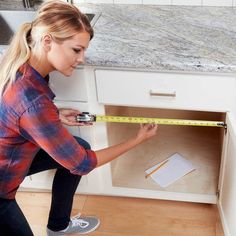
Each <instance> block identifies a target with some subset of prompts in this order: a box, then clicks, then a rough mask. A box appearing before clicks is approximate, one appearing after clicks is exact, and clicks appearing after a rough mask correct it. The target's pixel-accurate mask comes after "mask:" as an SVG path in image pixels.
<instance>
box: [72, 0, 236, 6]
mask: <svg viewBox="0 0 236 236" xmlns="http://www.w3.org/2000/svg"><path fill="white" fill-rule="evenodd" d="M73 2H74V3H110V4H153V5H190V6H236V0H74V1H73Z"/></svg>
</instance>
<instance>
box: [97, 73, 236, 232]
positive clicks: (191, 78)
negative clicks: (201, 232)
mask: <svg viewBox="0 0 236 236" xmlns="http://www.w3.org/2000/svg"><path fill="white" fill-rule="evenodd" d="M95 81H96V88H97V101H98V104H99V105H100V106H103V108H104V109H103V110H102V111H101V112H103V114H108V115H124V116H125V115H127V116H144V117H163V118H180V119H199V120H225V122H226V124H227V129H226V130H224V129H221V128H220V129H218V128H210V127H173V126H168V127H167V126H166V127H164V126H163V127H162V126H160V127H159V131H158V134H157V138H156V139H155V138H154V139H153V140H150V141H148V143H146V144H143V145H142V146H140V147H137V148H136V149H134V150H132V151H130V152H128V153H126V154H125V155H123V156H122V157H120V158H119V159H117V160H114V161H113V162H111V163H109V164H107V165H105V166H104V167H103V169H102V175H103V182H104V186H105V187H104V189H103V193H104V194H111V195H122V196H133V197H145V198H158V199H167V200H180V201H192V202H203V203H213V204H217V205H218V207H219V210H220V214H221V219H222V223H223V227H224V231H225V235H235V233H236V227H235V224H234V222H233V221H234V219H235V216H236V215H235V212H236V211H235V210H236V209H235V208H236V204H235V201H234V199H235V195H236V187H235V184H234V181H233V180H234V178H235V171H234V168H235V155H236V146H235V145H236V135H235V134H236V132H235V130H236V129H235V128H236V127H235V124H236V123H235V117H236V113H235V104H234V101H235V93H234V88H235V81H236V79H235V78H234V76H233V75H231V74H220V73H219V74H213V73H199V74H197V73H170V72H167V73H162V72H144V71H128V70H127V71H125V70H123V71H121V70H109V69H107V70H106V69H97V70H95ZM98 107H99V106H98ZM97 125H99V126H102V128H103V129H106V132H105V131H104V133H103V134H104V137H105V139H106V142H107V145H111V144H113V143H116V142H118V141H120V140H122V139H124V138H125V137H126V136H127V135H129V134H133V133H134V132H135V131H134V130H135V129H137V127H133V125H131V124H115V123H113V124H112V123H110V124H97ZM173 152H179V153H180V154H182V155H183V156H184V157H186V158H187V159H188V160H190V161H191V162H192V163H193V164H194V165H195V166H196V167H197V169H196V171H194V172H192V173H190V174H188V175H186V176H184V177H183V178H182V179H180V180H178V181H177V182H176V183H174V184H173V185H171V186H170V187H167V188H160V187H159V186H157V184H155V183H154V182H153V181H152V180H151V179H148V180H146V179H145V178H144V175H145V173H144V171H145V169H147V168H148V167H150V166H152V165H153V164H156V163H158V162H159V161H162V160H164V159H165V158H167V157H168V156H169V155H171V154H173Z"/></svg>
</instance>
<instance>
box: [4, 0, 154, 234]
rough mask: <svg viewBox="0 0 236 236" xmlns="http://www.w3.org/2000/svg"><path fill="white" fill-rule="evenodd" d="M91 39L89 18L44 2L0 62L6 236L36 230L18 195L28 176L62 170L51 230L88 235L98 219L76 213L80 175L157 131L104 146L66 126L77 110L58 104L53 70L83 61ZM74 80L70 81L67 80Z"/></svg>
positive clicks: (143, 130) (150, 128) (148, 129)
mask: <svg viewBox="0 0 236 236" xmlns="http://www.w3.org/2000/svg"><path fill="white" fill-rule="evenodd" d="M92 37H93V30H92V28H91V26H90V24H89V21H88V19H87V18H86V16H85V15H83V14H82V13H81V12H80V11H79V10H78V9H77V8H76V7H75V6H72V5H70V4H68V3H64V2H62V1H49V2H46V3H44V4H43V5H42V6H41V8H40V9H39V11H38V15H37V17H36V19H35V20H34V21H33V22H32V23H26V24H24V25H22V27H21V28H20V30H19V31H18V32H17V33H16V34H15V36H14V38H13V40H12V42H11V44H10V46H9V48H8V51H7V52H6V53H5V56H4V58H3V60H2V62H1V64H0V91H1V99H0V235H1V236H8V235H9V236H18V235H21V236H31V235H33V233H32V231H31V229H30V226H29V225H28V223H27V220H26V219H25V217H24V215H23V213H22V212H21V210H20V208H19V206H18V204H17V202H16V200H15V194H16V191H17V189H18V187H19V185H20V184H21V182H22V181H23V179H24V178H25V176H27V175H32V174H34V173H37V172H40V171H44V170H48V169H57V171H56V174H55V177H54V180H53V187H52V203H51V209H50V214H49V218H48V225H47V234H48V235H67V234H70V233H79V234H80V233H81V234H85V233H89V232H91V231H93V230H95V229H96V228H97V227H98V225H99V220H98V219H97V218H96V217H81V216H77V217H74V218H70V214H71V208H72V202H73V196H74V193H75V190H76V188H77V186H78V184H79V181H80V178H81V175H85V174H87V173H89V172H90V171H91V170H93V169H94V168H95V167H98V166H101V165H103V164H105V163H107V162H110V161H111V160H113V159H115V158H116V157H118V156H120V155H121V154H123V153H124V152H126V151H128V150H130V149H131V148H133V147H135V146H137V145H138V144H140V143H142V142H144V141H145V140H147V139H149V138H151V137H152V136H154V135H155V134H156V130H157V126H156V125H153V124H146V125H141V126H140V129H139V131H138V132H137V135H136V136H135V137H132V138H130V139H128V140H127V141H125V142H123V143H120V144H118V145H115V146H111V147H108V148H105V149H103V150H98V151H92V150H91V149H90V146H89V144H88V143H87V142H86V141H84V140H82V139H80V138H78V137H77V138H75V137H73V136H72V135H71V134H70V133H69V132H68V131H67V130H66V129H65V128H64V127H63V124H67V125H85V124H81V123H77V122H75V115H77V114H79V111H76V110H73V109H61V110H59V111H58V109H57V108H56V107H55V105H54V104H53V98H54V94H53V92H52V91H51V89H50V88H49V86H48V79H49V76H48V74H49V73H50V72H52V71H54V70H57V71H59V72H61V73H62V74H64V75H65V76H70V75H71V74H72V72H73V70H74V69H75V68H76V67H77V66H78V65H79V64H82V63H83V62H84V53H85V50H86V49H87V47H88V45H89V41H90V40H91V39H92ZM68 82H69V80H68Z"/></svg>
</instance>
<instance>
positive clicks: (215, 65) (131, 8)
mask: <svg viewBox="0 0 236 236" xmlns="http://www.w3.org/2000/svg"><path fill="white" fill-rule="evenodd" d="M79 7H81V9H83V5H79ZM89 8H90V9H91V8H92V9H93V10H94V11H101V12H102V15H101V16H100V18H99V19H98V21H97V23H96V24H95V27H94V30H95V37H94V39H93V40H92V41H91V43H90V46H89V48H88V50H87V53H86V55H87V62H86V64H87V65H92V66H105V67H121V68H134V69H135V68H137V69H145V70H156V71H170V70H171V71H172V70H174V71H192V72H235V71H236V25H235V22H236V9H233V8H230V7H196V6H194V7H191V6H150V5H146V6H145V5H110V4H101V5H97V4H96V5H93V4H89Z"/></svg>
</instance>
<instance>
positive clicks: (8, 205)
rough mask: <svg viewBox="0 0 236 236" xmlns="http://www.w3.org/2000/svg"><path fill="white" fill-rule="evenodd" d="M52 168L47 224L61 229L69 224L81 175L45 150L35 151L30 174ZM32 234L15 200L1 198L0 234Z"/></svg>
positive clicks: (87, 145)
mask: <svg viewBox="0 0 236 236" xmlns="http://www.w3.org/2000/svg"><path fill="white" fill-rule="evenodd" d="M75 139H76V140H77V142H78V143H79V144H80V145H82V146H83V147H84V148H85V149H90V145H89V144H88V143H87V142H86V141H84V140H83V139H81V138H78V137H75ZM50 169H57V170H56V173H55V176H54V179H53V185H52V202H51V209H50V213H49V218H48V225H47V227H48V228H49V229H51V230H54V231H59V230H63V229H65V228H66V227H67V226H68V223H69V221H70V214H71V210H72V204H73V197H74V194H75V191H76V189H77V186H78V184H79V182H80V179H81V176H79V175H73V174H71V173H70V171H69V170H67V169H66V168H64V167H63V166H61V165H60V164H59V163H57V162H56V161H54V160H53V159H52V158H51V157H50V156H49V155H48V154H47V153H46V152H45V151H43V150H42V149H41V150H39V152H38V153H37V154H36V156H35V158H34V161H33V162H32V164H31V167H30V169H29V173H28V175H33V174H35V173H38V172H41V171H45V170H50ZM36 214H37V213H36ZM32 235H33V233H32V230H31V229H30V226H29V224H28V222H27V220H26V218H25V216H24V214H23V213H22V211H21V209H20V208H19V206H18V204H17V202H16V200H15V199H14V200H8V199H1V198H0V236H32Z"/></svg>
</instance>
